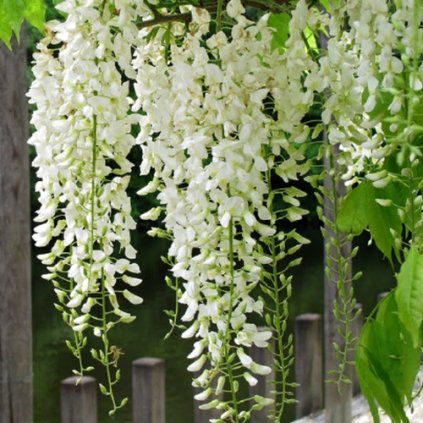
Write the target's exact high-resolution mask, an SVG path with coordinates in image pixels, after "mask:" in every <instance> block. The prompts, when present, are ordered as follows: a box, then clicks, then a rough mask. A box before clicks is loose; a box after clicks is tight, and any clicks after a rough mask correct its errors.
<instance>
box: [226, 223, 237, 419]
mask: <svg viewBox="0 0 423 423" xmlns="http://www.w3.org/2000/svg"><path fill="white" fill-rule="evenodd" d="M228 236H229V261H230V270H229V275H230V288H229V312H228V323H227V328H226V334H225V341H224V345H223V351H224V358H225V359H226V360H227V363H226V368H227V371H228V378H229V388H230V393H231V399H232V403H233V407H234V412H235V420H234V422H235V423H238V422H239V418H238V414H239V413H238V399H237V396H236V392H235V383H234V382H235V378H234V374H233V368H232V362H231V361H230V360H228V359H229V352H230V346H229V341H230V339H229V338H230V332H231V320H232V309H233V305H234V304H233V300H234V291H235V266H234V260H235V254H234V222H233V218H232V217H231V220H230V222H229V234H228Z"/></svg>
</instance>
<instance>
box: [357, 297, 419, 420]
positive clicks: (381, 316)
mask: <svg viewBox="0 0 423 423" xmlns="http://www.w3.org/2000/svg"><path fill="white" fill-rule="evenodd" d="M356 367H357V373H358V376H359V380H360V385H361V388H362V392H363V395H365V396H366V398H367V399H368V401H369V406H370V410H371V413H372V415H373V419H374V421H375V422H379V421H380V420H379V411H378V405H379V406H381V407H382V408H383V409H384V410H385V412H386V413H387V414H388V415H389V416H390V417H391V419H392V420H393V421H394V422H404V423H408V422H409V420H408V418H407V416H406V414H405V412H404V405H405V403H406V400H408V402H411V399H412V389H413V385H414V381H415V378H416V376H417V374H418V371H419V368H420V349H419V348H415V347H414V346H413V343H412V340H411V337H410V335H409V333H408V331H407V330H406V328H405V327H404V325H403V324H402V323H401V321H400V319H399V317H398V308H397V304H396V302H395V298H394V293H391V294H390V295H388V296H387V297H386V298H385V299H384V300H383V301H382V302H381V304H380V306H379V309H378V312H377V315H376V318H375V320H368V321H367V322H366V324H365V325H364V327H363V330H362V333H361V335H360V340H359V344H358V348H357V354H356Z"/></svg>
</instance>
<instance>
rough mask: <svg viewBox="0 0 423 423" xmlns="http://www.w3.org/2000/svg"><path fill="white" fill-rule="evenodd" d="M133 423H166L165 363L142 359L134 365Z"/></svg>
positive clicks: (148, 358) (159, 360) (158, 360)
mask: <svg viewBox="0 0 423 423" xmlns="http://www.w3.org/2000/svg"><path fill="white" fill-rule="evenodd" d="M132 405H133V423H165V421H166V408H165V363H164V360H161V359H159V358H150V357H146V358H140V359H138V360H135V361H134V362H133V363H132Z"/></svg>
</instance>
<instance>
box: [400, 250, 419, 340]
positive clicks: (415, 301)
mask: <svg viewBox="0 0 423 423" xmlns="http://www.w3.org/2000/svg"><path fill="white" fill-rule="evenodd" d="M397 280H398V287H397V289H396V293H395V299H396V301H397V305H398V316H399V318H400V320H401V322H402V323H403V324H404V326H405V327H406V329H407V330H408V332H409V333H410V335H411V337H412V339H413V344H414V346H415V347H417V346H418V345H419V343H420V327H421V324H422V322H423V256H422V255H421V254H420V253H419V251H418V250H417V248H416V247H414V246H412V247H411V249H410V251H409V253H408V255H407V259H406V260H405V262H404V263H403V265H402V266H401V270H400V272H399V274H398V276H397Z"/></svg>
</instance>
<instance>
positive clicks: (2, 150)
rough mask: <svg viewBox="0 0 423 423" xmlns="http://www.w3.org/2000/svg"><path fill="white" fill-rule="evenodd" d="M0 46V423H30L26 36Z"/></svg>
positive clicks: (30, 342) (31, 417)
mask: <svg viewBox="0 0 423 423" xmlns="http://www.w3.org/2000/svg"><path fill="white" fill-rule="evenodd" d="M22 32H23V33H22V35H21V44H20V45H19V46H18V45H17V43H16V42H15V41H14V42H13V51H12V52H11V51H9V50H8V49H7V48H6V47H5V46H4V45H3V44H2V43H1V42H0V423H30V422H32V421H33V412H32V333H31V328H32V324H31V269H30V265H31V262H30V260H31V253H30V211H29V160H28V148H27V144H26V141H27V138H28V131H27V128H28V124H27V121H28V118H27V107H26V97H25V92H26V90H27V86H26V31H25V29H23V31H22Z"/></svg>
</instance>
